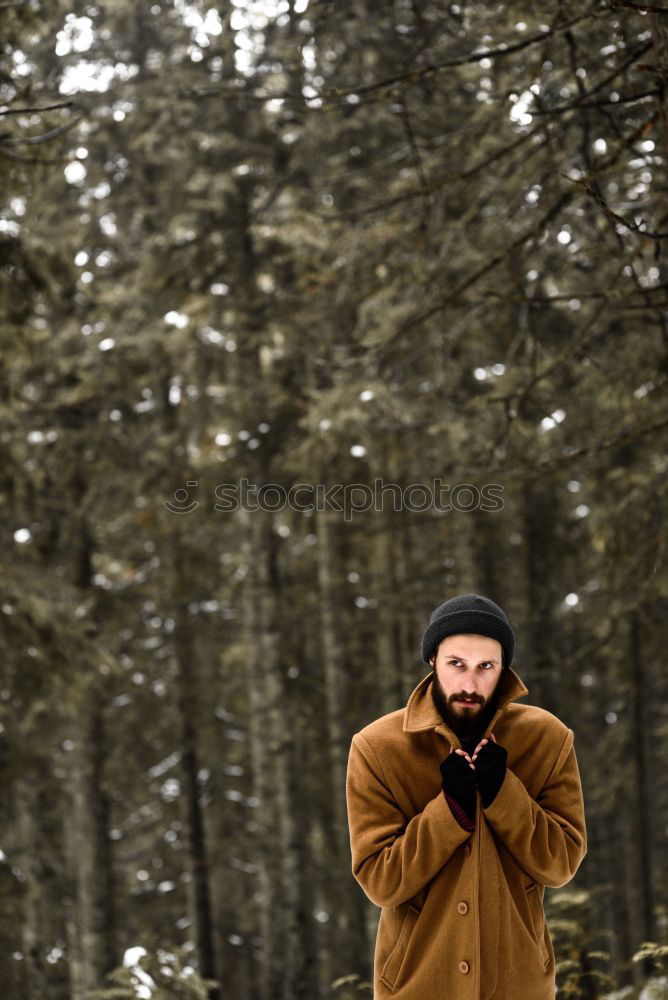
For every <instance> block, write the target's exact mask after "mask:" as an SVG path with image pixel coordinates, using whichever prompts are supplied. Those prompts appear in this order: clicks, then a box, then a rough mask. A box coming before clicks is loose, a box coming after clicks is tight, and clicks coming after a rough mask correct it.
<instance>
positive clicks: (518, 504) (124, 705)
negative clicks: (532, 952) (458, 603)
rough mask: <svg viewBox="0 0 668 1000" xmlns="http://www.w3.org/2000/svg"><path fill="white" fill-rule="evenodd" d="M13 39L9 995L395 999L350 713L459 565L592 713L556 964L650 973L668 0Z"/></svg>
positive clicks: (47, 15)
mask: <svg viewBox="0 0 668 1000" xmlns="http://www.w3.org/2000/svg"><path fill="white" fill-rule="evenodd" d="M0 35H1V37H2V38H3V63H2V69H1V74H0V91H1V93H0V118H1V122H0V182H1V184H2V191H3V195H4V197H3V199H2V204H1V205H0V303H1V308H2V323H1V332H0V337H1V347H2V350H1V355H0V412H1V427H0V442H1V445H2V452H1V454H2V463H1V465H0V469H1V488H0V504H1V511H2V524H3V537H4V538H5V541H4V543H3V546H2V556H1V559H2V573H1V574H0V581H1V582H0V591H1V593H0V609H1V612H2V614H1V615H0V620H1V622H2V628H1V629H0V654H1V655H0V810H1V813H0V983H2V997H3V1000H65V998H71V1000H94V998H98V997H108V998H112V997H113V998H115V1000H122V998H125V997H134V996H138V997H155V998H157V1000H162V998H165V1000H166V998H172V997H192V998H194V997H206V996H209V997H211V998H217V1000H223V998H234V1000H298V998H309V1000H315V998H319V1000H320V998H322V1000H324V998H343V1000H350V998H352V997H360V996H361V997H365V996H366V997H370V996H371V985H370V978H371V961H372V953H373V941H374V934H375V926H376V923H377V919H378V910H377V908H376V907H374V906H373V904H371V903H370V901H369V900H367V899H366V897H365V896H364V893H363V892H362V890H361V889H360V887H359V885H358V884H357V883H356V882H355V880H354V878H353V877H352V874H351V870H350V849H349V842H348V830H347V824H346V814H345V787H344V786H345V767H346V757H347V751H348V747H349V744H350V738H351V736H352V734H353V732H355V731H356V730H357V729H359V728H361V726H363V725H365V724H366V723H367V722H369V721H371V720H372V719H374V718H377V717H378V716H379V715H381V714H383V713H385V712H390V711H393V710H395V709H396V708H400V707H401V706H402V705H403V704H405V701H406V699H407V697H408V695H409V694H410V692H411V691H412V690H413V688H414V687H415V686H416V684H417V683H418V682H419V680H420V679H421V678H422V677H423V676H424V675H425V673H427V672H428V668H427V667H426V665H425V664H424V663H423V662H422V661H421V659H420V649H419V642H420V636H421V634H422V631H423V629H424V627H425V625H426V622H427V620H428V615H429V613H430V612H431V610H432V609H433V608H434V607H435V606H436V605H437V604H440V603H441V602H442V601H443V600H445V599H446V598H447V597H448V596H452V595H453V594H455V593H460V592H465V591H475V592H478V593H483V594H485V595H487V596H489V597H491V598H492V599H494V600H496V601H497V602H499V603H500V604H501V605H502V606H503V607H504V609H505V610H506V611H507V612H508V614H509V616H510V619H511V621H512V623H513V626H514V628H515V631H516V635H517V640H518V645H517V651H516V656H515V661H514V666H515V667H516V669H517V671H518V673H519V674H520V676H521V677H522V679H523V680H524V682H525V683H526V685H527V687H528V688H529V695H528V696H527V697H526V699H525V700H526V703H530V704H536V705H540V706H542V707H543V708H546V709H547V710H549V711H551V712H553V713H555V714H556V715H558V716H559V718H560V719H562V720H563V721H564V722H565V723H566V724H567V725H568V726H569V727H571V728H572V729H573V731H574V733H575V736H576V749H577V754H578V762H579V766H580V770H581V774H582V780H583V789H584V794H585V801H586V808H587V827H588V845H589V846H588V854H587V857H586V858H585V860H584V862H583V864H582V866H581V868H580V870H579V871H578V873H577V876H576V878H575V879H574V880H573V882H572V883H571V884H569V885H568V886H565V887H563V888H561V889H558V890H547V893H546V912H547V916H548V921H549V925H550V929H551V933H552V937H553V940H554V943H555V950H556V953H557V957H558V960H559V964H558V967H557V974H558V985H559V997H560V1000H562V998H565V997H568V998H594V997H603V996H606V997H612V996H614V997H620V998H621V997H629V998H631V997H633V998H635V997H638V996H642V997H643V998H645V1000H648V998H649V997H658V996H662V997H665V996H666V995H668V992H667V991H668V986H667V979H666V974H665V956H666V952H667V949H668V909H667V904H666V888H667V880H668V868H667V867H666V864H665V843H666V839H665V838H666V833H667V832H668V777H667V775H668V767H667V766H666V765H667V764H668V760H667V754H668V748H667V746H666V739H665V736H666V729H667V727H668V712H667V708H666V705H667V697H666V696H667V693H668V683H667V676H668V672H667V671H666V670H665V666H666V648H667V647H666V640H667V638H668V637H667V636H666V630H665V622H666V618H667V615H668V580H667V577H666V548H667V535H666V528H665V514H666V509H667V504H666V500H667V497H666V493H667V482H668V480H667V470H668V457H667V456H668V449H667V448H666V444H667V439H666V427H667V425H668V407H667V405H666V392H665V390H666V379H667V377H668V311H667V306H668V298H667V291H668V273H667V271H666V264H665V259H666V249H667V247H666V240H667V239H668V198H667V195H668V90H667V87H668V82H667V81H668V7H665V6H663V5H662V4H661V3H660V2H659V0H656V3H646V4H643V3H640V2H635V0H605V2H604V0H594V2H589V3H587V2H584V0H577V2H575V0H546V2H545V3H542V4H540V5H538V4H529V3H525V4H521V3H517V2H511V0H508V2H498V3H482V2H466V0H461V2H459V3H447V2H444V0H390V2H388V3H382V4H381V3H371V2H370V0H340V2H327V0H320V2H315V0H310V2H309V0H235V2H234V3H232V4H218V5H216V4H213V3H202V2H199V0H192V2H186V0H160V2H155V3H150V2H146V3H143V2H142V3H136V2H133V0H110V2H106V3H100V4H97V5H95V6H93V5H91V4H89V3H85V2H72V3H64V2H62V0H49V3H45V2H41V0H25V2H23V0H12V2H3V3H0ZM244 480H245V481H247V483H249V484H251V487H252V489H251V490H250V493H251V494H252V497H251V501H252V502H250V503H244V502H238V500H237V494H236V492H235V491H236V489H237V487H238V486H239V484H241V483H242V481H244ZM378 480H381V481H382V483H384V484H388V483H389V484H394V485H395V486H396V488H397V489H398V490H400V493H399V502H398V503H396V502H395V501H394V500H393V497H396V496H397V493H396V490H395V491H394V492H391V493H389V494H387V495H386V496H385V497H384V498H383V501H382V502H378V498H377V496H375V495H374V494H373V487H374V484H375V483H377V481H378ZM437 480H438V481H439V482H438V483H436V481H437ZM297 484H312V485H313V484H320V485H321V486H322V489H323V490H334V488H335V487H338V488H342V487H348V490H347V492H346V493H345V495H344V497H343V498H342V495H341V493H337V494H336V496H335V498H334V501H333V502H331V503H330V502H329V500H328V501H327V502H326V503H321V502H318V503H317V504H316V503H315V502H313V497H310V501H311V502H309V496H307V494H306V493H302V494H301V495H300V499H301V502H299V503H297V502H293V501H296V500H297V497H296V495H295V494H292V495H288V491H289V490H290V488H291V487H294V486H295V485H297ZM441 486H443V493H441V492H440V489H441ZM352 487H354V488H352ZM230 488H232V490H231V492H230ZM435 489H438V492H439V495H438V498H436V497H435V495H433V494H432V493H430V490H432V491H433V490H435ZM230 495H231V496H232V497H233V499H232V501H230V499H229V497H230ZM321 499H322V497H321ZM342 499H344V500H345V507H344V506H343V504H342V502H341V501H342ZM436 499H438V503H437V502H436ZM258 501H259V502H258ZM207 981H208V983H207ZM214 981H216V982H217V983H218V984H219V986H215V985H213V982H214ZM662 990H663V992H661V991H662ZM657 991H658V992H657Z"/></svg>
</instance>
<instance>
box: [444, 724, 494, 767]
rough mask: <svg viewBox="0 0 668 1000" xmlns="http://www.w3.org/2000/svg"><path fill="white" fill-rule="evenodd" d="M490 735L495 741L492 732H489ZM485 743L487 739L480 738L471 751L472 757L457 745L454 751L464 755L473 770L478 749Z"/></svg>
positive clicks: (487, 741)
mask: <svg viewBox="0 0 668 1000" xmlns="http://www.w3.org/2000/svg"><path fill="white" fill-rule="evenodd" d="M490 735H491V738H492V739H493V740H494V742H495V743H496V736H495V735H494V733H491V734H490ZM486 743H489V740H488V739H483V740H480V742H479V743H478V745H477V747H476V748H475V750H474V751H473V756H472V757H470V756H469V755H468V754H467V752H466V750H462V748H461V747H457V748H456V750H455V751H454V752H455V753H458V754H459V755H460V756H461V757H466V759H467V761H468V762H469V767H471V768H473V770H474V771H475V759H476V757H477V756H478V754H479V753H480V751H481V750H482V748H483V747H484V746H485V744H486Z"/></svg>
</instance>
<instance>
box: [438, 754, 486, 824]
mask: <svg viewBox="0 0 668 1000" xmlns="http://www.w3.org/2000/svg"><path fill="white" fill-rule="evenodd" d="M476 760H477V758H476ZM441 778H442V779H443V781H442V784H443V791H444V792H447V793H448V795H451V796H452V798H453V799H455V800H456V801H457V802H459V804H460V806H461V807H462V809H463V810H464V812H465V813H466V815H467V816H468V817H469V819H471V820H474V819H475V805H476V799H475V783H476V777H475V771H474V770H473V768H472V767H471V766H470V765H469V762H468V761H467V759H466V757H462V755H461V754H459V753H454V751H452V752H451V753H450V754H448V756H447V757H446V758H445V760H444V761H443V762H442V763H441Z"/></svg>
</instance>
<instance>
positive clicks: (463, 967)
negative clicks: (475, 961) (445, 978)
mask: <svg viewBox="0 0 668 1000" xmlns="http://www.w3.org/2000/svg"><path fill="white" fill-rule="evenodd" d="M459 971H460V972H468V971H469V963H468V962H460V963H459Z"/></svg>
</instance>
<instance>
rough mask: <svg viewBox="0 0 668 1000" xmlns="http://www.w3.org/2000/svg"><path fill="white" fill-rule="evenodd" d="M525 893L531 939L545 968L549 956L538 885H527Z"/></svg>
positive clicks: (534, 883) (533, 883)
mask: <svg viewBox="0 0 668 1000" xmlns="http://www.w3.org/2000/svg"><path fill="white" fill-rule="evenodd" d="M525 891H526V894H527V901H528V903H529V914H530V916H531V923H532V926H533V938H534V941H535V942H536V944H537V945H538V947H539V948H540V957H541V961H542V962H543V964H544V965H546V966H547V964H548V961H549V958H550V955H549V952H548V950H547V946H546V944H545V911H544V910H543V903H542V901H541V898H540V894H539V892H538V883H537V882H531V883H529V885H527V886H525Z"/></svg>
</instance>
